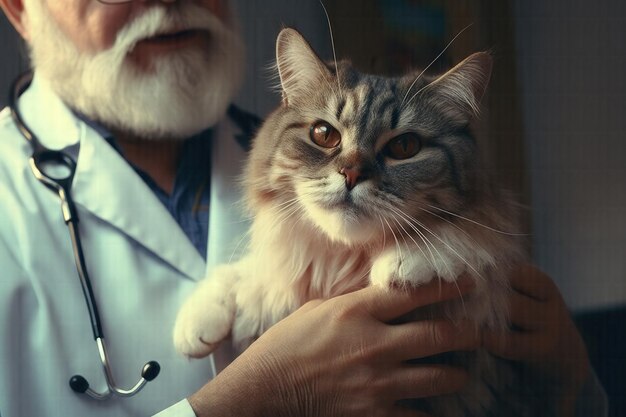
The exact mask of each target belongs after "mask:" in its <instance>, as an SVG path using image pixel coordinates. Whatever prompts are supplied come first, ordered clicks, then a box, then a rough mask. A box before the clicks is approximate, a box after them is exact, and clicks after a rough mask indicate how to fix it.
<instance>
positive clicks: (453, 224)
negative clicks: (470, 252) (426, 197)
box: [417, 207, 476, 242]
mask: <svg viewBox="0 0 626 417" xmlns="http://www.w3.org/2000/svg"><path fill="white" fill-rule="evenodd" d="M417 208H418V209H419V210H422V211H424V212H426V213H428V214H430V215H431V216H434V217H436V218H438V219H439V220H443V221H444V222H446V223H448V224H449V225H450V226H452V227H454V228H455V229H457V230H458V231H459V232H461V233H463V234H464V235H465V236H467V237H468V238H470V239H472V240H474V241H475V242H476V240H475V239H474V238H473V237H472V236H471V235H470V234H469V233H467V232H466V231H465V230H463V229H462V228H461V227H459V225H458V224H456V223H454V222H451V221H450V220H448V219H446V218H445V217H443V216H440V215H438V214H437V213H434V212H432V211H430V210H428V209H425V208H423V207H417Z"/></svg>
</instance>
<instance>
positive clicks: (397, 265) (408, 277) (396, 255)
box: [370, 250, 437, 288]
mask: <svg viewBox="0 0 626 417" xmlns="http://www.w3.org/2000/svg"><path fill="white" fill-rule="evenodd" d="M436 276H437V272H436V271H435V269H434V267H433V265H432V263H431V262H429V260H427V259H426V258H424V256H422V255H421V254H418V253H412V252H399V251H396V250H388V251H386V252H384V253H382V254H381V255H380V256H379V257H378V258H377V259H376V260H375V261H374V264H373V265H372V271H371V273H370V282H371V283H372V284H373V285H378V286H380V287H383V288H389V287H390V286H391V285H393V284H394V283H395V284H412V285H415V286H417V285H422V284H427V283H428V282H430V281H431V280H432V279H433V278H435V277H436Z"/></svg>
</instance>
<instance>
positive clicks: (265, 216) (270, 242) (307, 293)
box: [240, 210, 377, 307]
mask: <svg viewBox="0 0 626 417" xmlns="http://www.w3.org/2000/svg"><path fill="white" fill-rule="evenodd" d="M285 217H287V218H285ZM251 232H252V237H251V242H250V247H249V253H248V255H247V256H246V258H244V259H242V260H241V261H240V267H241V268H242V272H243V271H245V272H244V273H243V274H242V275H243V276H246V277H248V280H249V281H250V282H255V283H259V284H262V285H263V286H264V287H265V288H266V290H267V291H272V288H275V290H276V291H285V290H288V292H290V293H292V294H293V297H294V300H293V303H294V304H292V305H293V306H294V307H297V306H299V305H301V304H302V303H304V302H306V301H308V300H312V299H316V298H324V299H328V298H332V297H336V296H338V295H341V294H345V293H347V292H351V291H355V290H357V289H359V288H363V287H365V286H367V285H368V284H369V275H370V271H371V267H372V255H373V254H374V253H375V252H376V249H377V248H373V247H371V246H370V247H368V246H349V245H346V244H344V243H341V242H333V241H331V240H330V239H329V238H327V237H326V236H325V235H324V234H322V233H319V231H317V230H315V229H314V228H313V227H311V225H310V223H309V222H306V221H304V220H303V219H302V218H301V217H299V215H298V214H294V215H292V216H286V215H285V214H281V213H278V212H276V211H274V210H269V211H267V212H261V213H259V214H258V215H257V216H256V218H255V221H254V224H253V226H252V231H251ZM290 304H291V303H290Z"/></svg>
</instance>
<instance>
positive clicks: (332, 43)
mask: <svg viewBox="0 0 626 417" xmlns="http://www.w3.org/2000/svg"><path fill="white" fill-rule="evenodd" d="M320 4H321V5H322V9H324V14H325V15H326V21H327V22H328V31H329V33H330V44H331V46H332V48H333V59H334V61H335V76H336V77H337V87H339V98H341V97H343V91H341V80H339V66H338V65H337V54H336V52H335V38H334V36H333V26H332V25H331V23H330V16H329V15H328V11H327V10H326V6H324V2H323V1H322V0H320Z"/></svg>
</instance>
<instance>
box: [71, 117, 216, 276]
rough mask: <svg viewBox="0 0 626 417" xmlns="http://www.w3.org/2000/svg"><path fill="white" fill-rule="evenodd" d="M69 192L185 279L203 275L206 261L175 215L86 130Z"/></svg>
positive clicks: (119, 159) (121, 161)
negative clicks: (177, 221) (179, 224)
mask: <svg viewBox="0 0 626 417" xmlns="http://www.w3.org/2000/svg"><path fill="white" fill-rule="evenodd" d="M72 191H73V193H74V199H75V201H76V204H77V205H79V206H82V207H84V208H85V209H87V210H89V211H90V212H92V213H93V214H95V215H96V216H98V217H99V218H101V219H103V220H105V221H106V222H108V223H109V224H111V225H112V226H114V227H116V228H118V229H119V230H121V231H122V232H123V233H125V234H126V235H128V236H129V237H131V238H132V239H134V240H135V241H137V242H138V243H140V244H141V245H143V246H144V247H146V248H147V249H149V250H150V251H151V252H152V253H153V254H154V255H156V256H158V257H160V258H162V259H163V260H165V261H166V262H168V263H169V264H170V265H172V266H173V267H174V268H176V269H177V270H178V271H180V272H181V273H183V274H185V275H186V276H187V277H188V278H191V279H193V280H198V279H201V278H203V277H204V269H205V263H204V260H203V259H202V257H201V256H200V254H198V251H197V250H196V248H195V247H194V246H193V244H192V243H191V242H190V241H189V239H188V238H187V236H186V235H185V233H184V232H183V231H182V230H181V228H180V227H179V226H178V224H177V223H176V221H175V220H174V218H173V217H172V216H171V215H170V214H169V212H168V211H167V209H166V208H165V207H164V206H163V204H162V203H161V202H160V201H159V200H158V198H157V197H156V196H155V195H154V193H153V192H152V190H150V189H149V188H148V187H147V186H146V184H145V182H144V181H143V180H142V179H141V177H139V175H137V173H136V172H135V171H134V170H133V169H132V168H131V167H130V165H128V163H127V162H126V161H125V160H124V159H122V158H121V156H120V155H119V154H118V153H117V151H115V150H114V149H113V148H112V147H111V146H110V145H109V144H108V143H107V142H106V141H105V140H104V139H102V137H100V136H99V135H98V134H96V133H95V131H93V130H91V129H89V128H88V129H87V132H86V134H85V136H84V138H83V139H82V140H81V144H80V153H79V156H78V162H77V171H76V176H75V178H74V185H73V187H72Z"/></svg>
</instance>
